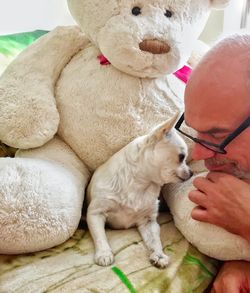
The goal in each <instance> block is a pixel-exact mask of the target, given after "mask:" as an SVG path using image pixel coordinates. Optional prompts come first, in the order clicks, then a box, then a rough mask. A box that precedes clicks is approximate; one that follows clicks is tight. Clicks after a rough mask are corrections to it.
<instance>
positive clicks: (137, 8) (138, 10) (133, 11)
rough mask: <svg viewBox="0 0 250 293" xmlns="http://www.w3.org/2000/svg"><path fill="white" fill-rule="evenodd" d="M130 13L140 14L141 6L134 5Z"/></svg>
mask: <svg viewBox="0 0 250 293" xmlns="http://www.w3.org/2000/svg"><path fill="white" fill-rule="evenodd" d="M132 14H133V15H135V16H137V15H139V14H141V8H140V7H138V6H135V7H134V8H133V9H132Z"/></svg>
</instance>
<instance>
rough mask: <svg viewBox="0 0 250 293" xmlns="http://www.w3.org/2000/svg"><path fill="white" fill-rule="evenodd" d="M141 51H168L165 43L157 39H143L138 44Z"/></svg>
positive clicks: (160, 52) (163, 52)
mask: <svg viewBox="0 0 250 293" xmlns="http://www.w3.org/2000/svg"><path fill="white" fill-rule="evenodd" d="M139 47H140V49H141V50H142V51H146V52H150V53H152V54H165V53H168V52H169V51H170V47H169V45H168V44H167V43H165V42H162V41H159V40H155V39H154V40H144V41H142V42H141V43H140V44H139Z"/></svg>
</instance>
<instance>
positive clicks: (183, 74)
mask: <svg viewBox="0 0 250 293" xmlns="http://www.w3.org/2000/svg"><path fill="white" fill-rule="evenodd" d="M98 59H99V60H100V64H101V65H109V64H111V63H110V62H109V61H108V59H107V58H106V57H105V56H103V55H102V54H101V55H99V56H98ZM191 72H192V69H191V67H189V66H187V65H184V66H183V67H182V68H181V69H179V70H177V71H176V72H174V73H173V74H174V75H175V76H176V77H177V78H179V79H180V80H182V81H183V82H185V83H187V81H188V79H189V77H190V74H191Z"/></svg>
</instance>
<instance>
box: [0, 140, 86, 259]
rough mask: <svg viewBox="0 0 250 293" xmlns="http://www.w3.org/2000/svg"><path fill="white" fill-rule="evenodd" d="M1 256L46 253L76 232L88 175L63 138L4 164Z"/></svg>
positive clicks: (4, 160) (0, 186) (0, 189)
mask: <svg viewBox="0 0 250 293" xmlns="http://www.w3.org/2000/svg"><path fill="white" fill-rule="evenodd" d="M0 178H1V180H0V231H1V237H0V254H18V253H26V252H33V251H38V250H43V249H47V248H50V247H53V246H55V245H58V244H60V243H63V242H64V241H66V240H67V239H68V238H69V237H71V236H72V234H73V233H74V232H75V230H76V229H77V226H78V223H79V220H80V217H81V210H82V204H83V199H84V190H85V186H86V184H87V182H88V180H89V172H88V170H87V168H86V167H85V166H84V164H83V163H82V162H81V160H80V159H79V158H78V157H77V156H76V155H75V153H74V152H73V151H72V150H71V149H70V148H69V147H68V146H67V145H66V144H65V143H63V142H62V141H61V140H60V139H59V138H55V139H53V140H52V141H50V142H49V143H47V144H46V145H44V146H43V147H40V148H37V149H33V150H27V151H19V152H18V153H17V155H16V158H13V159H12V158H1V159H0Z"/></svg>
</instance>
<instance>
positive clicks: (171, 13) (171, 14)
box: [164, 9, 173, 18]
mask: <svg viewBox="0 0 250 293" xmlns="http://www.w3.org/2000/svg"><path fill="white" fill-rule="evenodd" d="M164 15H165V16H166V17H167V18H171V17H172V16H173V12H172V11H170V10H168V9H167V10H166V12H165V14H164Z"/></svg>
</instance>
